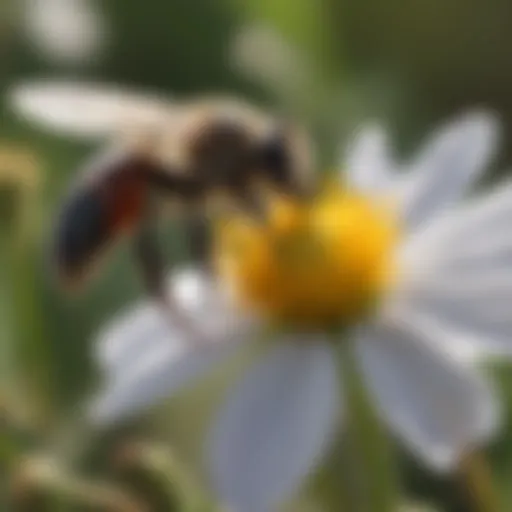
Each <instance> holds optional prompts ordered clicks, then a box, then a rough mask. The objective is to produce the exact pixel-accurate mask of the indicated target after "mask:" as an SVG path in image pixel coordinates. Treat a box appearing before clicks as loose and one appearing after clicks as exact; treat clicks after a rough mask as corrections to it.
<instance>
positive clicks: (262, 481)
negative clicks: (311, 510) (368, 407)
mask: <svg viewBox="0 0 512 512" xmlns="http://www.w3.org/2000/svg"><path fill="white" fill-rule="evenodd" d="M340 407H341V403H340V398H339V395H338V382H337V378H336V365H335V361H334V356H333V354H332V351H331V349H330V347H328V346H327V344H325V345H324V344H323V343H320V342H319V341H318V340H304V341H302V340H300V341H298V342H296V343H294V344H291V343H290V344H287V343H283V344H282V345H280V346H279V347H278V348H276V349H274V350H272V352H271V353H270V355H268V356H267V357H266V358H265V359H264V360H263V361H262V362H261V363H260V364H258V365H257V366H256V367H255V368H253V369H252V371H251V372H250V373H249V374H248V375H247V376H246V377H245V378H244V380H243V382H242V383H241V385H240V387H239V388H238V389H237V390H236V392H235V394H234V395H233V396H232V397H231V398H230V399H229V400H228V402H227V404H226V406H225V407H224V409H223V410H222V411H221V414H220V416H219V420H218V422H217V424H216V425H215V428H214V430H213V436H212V440H211V470H212V478H213V481H214V486H215V488H216V490H217V492H218V493H219V494H220V497H221V498H222V499H223V500H224V501H225V502H226V505H228V508H229V507H230V508H229V510H233V511H237V512H270V511H274V510H275V509H276V507H277V505H278V504H280V503H281V502H283V501H284V500H285V499H287V498H288V497H290V495H291V494H292V493H293V492H294V491H295V490H296V489H297V488H298V486H299V485H300V483H301V480H303V479H304V478H305V477H306V476H307V475H308V473H309V472H310V471H311V470H312V469H313V468H314V466H315V464H316V463H317V462H318V459H319V457H320V456H321V455H322V453H323V451H324V449H325V448H326V446H327V445H328V443H329V442H330V440H331V435H332V434H333V430H334V426H335V419H336V413H337V411H338V410H339V408H340Z"/></svg>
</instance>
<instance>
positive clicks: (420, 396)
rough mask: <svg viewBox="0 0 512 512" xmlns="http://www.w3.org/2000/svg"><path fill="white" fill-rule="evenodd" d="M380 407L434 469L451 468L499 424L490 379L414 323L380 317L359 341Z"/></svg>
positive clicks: (368, 379)
mask: <svg viewBox="0 0 512 512" xmlns="http://www.w3.org/2000/svg"><path fill="white" fill-rule="evenodd" d="M356 350H357V353H358V356H359V360H360V365H361V369H362V371H363V373H364V377H365V380H366V382H367V385H368V387H369V389H370V390H371V393H372V395H373V397H374V398H375V400H376V405H377V409H378V411H379V412H380V414H381V416H382V417H383V419H384V420H385V421H387V423H388V424H389V425H390V427H391V428H392V429H393V430H394V431H395V432H396V433H397V434H398V435H399V436H400V437H401V438H402V439H403V441H404V442H405V443H406V444H407V445H408V446H409V447H410V448H411V449H412V450H413V451H414V452H415V453H416V454H417V455H418V456H420V457H421V458H422V459H423V460H424V461H425V462H426V463H427V464H428V465H430V466H431V467H432V469H435V470H438V471H448V470H451V469H453V468H454V467H455V466H456V465H457V463H458V462H459V461H460V458H461V457H462V456H463V455H464V454H465V452H466V450H469V449H471V448H472V447H473V446H474V445H475V444H478V443H481V442H483V441H484V440H486V439H487V438H488V437H489V436H490V435H491V434H492V433H493V432H494V429H495V427H496V425H497V423H498V419H499V418H498V416H499V414H498V410H497V403H496V401H495V400H494V397H493V395H492V393H491V391H490V389H489V386H488V383H487V381H486V380H485V379H484V378H482V376H480V375H478V373H476V370H475V369H474V368H473V367H472V366H471V365H469V364H462V363H461V362H460V361H458V360H456V358H454V357H450V356H449V355H448V352H447V351H442V350H440V349H439V346H438V345H437V344H436V343H433V342H432V340H431V339H429V333H428V332H425V331H424V330H423V329H422V326H420V325H416V324H414V323H412V322H411V323H405V322H403V323H400V324H399V323H395V324H391V323H390V322H387V323H384V322H381V323H380V324H378V325H375V326H372V327H371V328H368V329H367V330H366V331H365V332H364V333H361V335H360V338H359V339H358V341H357V344H356Z"/></svg>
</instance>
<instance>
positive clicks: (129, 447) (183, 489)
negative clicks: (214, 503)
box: [116, 442, 213, 512]
mask: <svg viewBox="0 0 512 512" xmlns="http://www.w3.org/2000/svg"><path fill="white" fill-rule="evenodd" d="M116 466H117V470H118V472H119V473H120V476H122V478H123V480H124V481H126V483H127V484H129V486H130V488H133V489H136V490H137V492H138V494H139V495H140V496H141V497H142V498H143V499H144V502H146V503H149V504H150V508H151V510H169V511H170V512H205V511H209V512H210V511H212V510H213V508H212V507H210V506H208V500H207V498H206V497H205V496H204V495H203V494H202V492H201V489H200V487H199V486H198V485H197V484H196V482H194V479H193V478H192V477H191V475H190V474H189V473H188V471H187V470H186V469H185V468H184V467H183V466H182V464H181V462H180V461H178V460H177V458H176V457H175V456H174V454H173V453H172V452H171V451H170V450H169V448H168V447H167V446H162V445H159V444H158V443H151V442H132V443H127V444H125V446H124V447H123V449H122V450H121V451H120V453H119V454H118V457H117V464H116Z"/></svg>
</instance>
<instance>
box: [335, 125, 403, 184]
mask: <svg viewBox="0 0 512 512" xmlns="http://www.w3.org/2000/svg"><path fill="white" fill-rule="evenodd" d="M395 167H396V166H395V164H394V161H393V158H392V155H391V148H390V145H389V141H388V138H387V136H386V131H385V130H384V128H383V127H382V126H379V125H377V124H371V125H367V126H364V127H363V128H362V129H361V130H360V131H359V132H358V133H357V134H356V136H355V138H354V140H353V141H352V143H350V144H349V146H348V148H347V151H346V158H345V159H344V163H343V165H342V173H343V176H344V177H345V176H346V178H347V179H348V180H349V183H350V185H351V186H353V187H354V188H355V189H357V190H360V191H361V192H366V193H376V192H382V191H383V190H386V188H387V187H389V186H390V184H391V183H392V180H393V175H392V171H393V169H394V168H395Z"/></svg>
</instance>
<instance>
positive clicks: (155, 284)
mask: <svg viewBox="0 0 512 512" xmlns="http://www.w3.org/2000/svg"><path fill="white" fill-rule="evenodd" d="M156 228H157V225H156V222H155V219H154V217H153V216H151V215H147V216H146V218H144V219H143V221H142V222H141V224H140V226H139V231H138V233H137V234H136V236H135V247H134V249H135V257H136V261H137V262H138V264H139V267H140V271H141V275H142V280H143V283H144V287H145V288H146V290H147V292H148V294H149V296H150V297H152V298H153V299H154V300H156V301H157V303H158V304H159V305H160V307H161V308H162V309H163V311H164V313H165V314H166V317H167V318H168V319H169V322H170V324H171V327H172V329H173V330H175V329H176V328H178V329H179V330H181V331H183V332H184V333H186V334H187V335H190V334H191V333H193V334H194V336H193V338H194V339H199V337H200V336H199V335H198V333H197V332H196V331H197V329H196V327H195V325H194V323H193V321H192V319H191V318H190V317H189V316H188V315H187V314H186V312H185V311H183V309H182V308H181V307H180V306H179V304H178V303H177V301H176V298H175V296H174V293H173V290H172V288H171V289H168V286H167V280H166V277H165V273H166V265H165V262H164V259H163V255H162V251H161V248H160V245H159V243H158V235H157V229H156Z"/></svg>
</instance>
